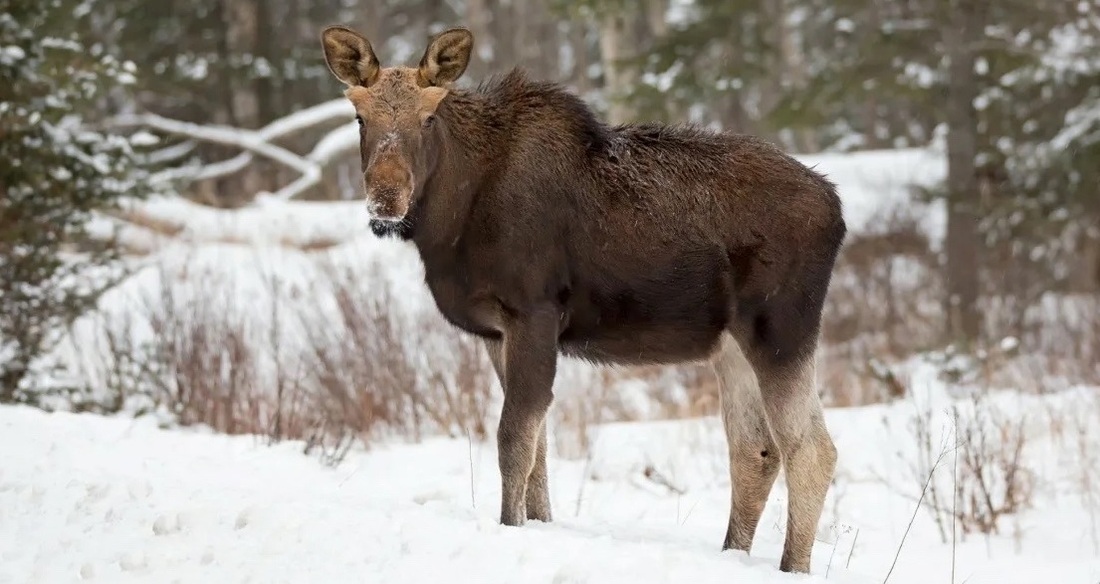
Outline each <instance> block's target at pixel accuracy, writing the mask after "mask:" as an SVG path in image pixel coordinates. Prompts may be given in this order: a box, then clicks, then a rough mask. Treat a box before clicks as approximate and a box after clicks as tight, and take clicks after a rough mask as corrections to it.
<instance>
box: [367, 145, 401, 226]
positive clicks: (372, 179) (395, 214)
mask: <svg viewBox="0 0 1100 584" xmlns="http://www.w3.org/2000/svg"><path fill="white" fill-rule="evenodd" d="M363 188H364V191H365V193H366V197H367V210H368V211H369V212H370V214H371V216H372V217H373V218H374V219H377V220H379V221H392V222H397V221H401V220H402V219H404V218H405V215H406V214H407V213H408V212H409V205H410V202H411V200H412V193H413V176H412V172H411V171H410V169H409V165H408V163H407V162H405V160H404V159H403V158H402V157H401V156H400V155H399V154H397V153H396V152H393V151H388V152H385V153H380V154H379V155H378V157H377V158H376V159H375V161H374V163H373V164H371V165H370V167H369V168H367V171H366V172H365V173H363Z"/></svg>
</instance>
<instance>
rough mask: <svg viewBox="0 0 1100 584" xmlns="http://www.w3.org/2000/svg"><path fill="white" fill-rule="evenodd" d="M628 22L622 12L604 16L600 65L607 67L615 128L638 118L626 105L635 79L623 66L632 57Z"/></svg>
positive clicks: (606, 89) (606, 95) (606, 80)
mask: <svg viewBox="0 0 1100 584" xmlns="http://www.w3.org/2000/svg"><path fill="white" fill-rule="evenodd" d="M628 18H629V16H628V15H627V14H624V13H623V11H619V10H607V11H605V12H604V13H603V14H602V15H601V16H600V62H601V64H602V65H603V77H604V98H605V99H606V100H607V118H608V121H610V122H611V123H612V124H622V123H625V122H629V121H631V119H632V118H633V117H634V115H635V114H634V109H633V108H632V107H631V106H630V104H628V103H627V102H626V101H625V99H626V98H627V96H628V92H629V89H630V87H631V86H632V85H633V81H634V79H633V77H634V75H633V73H632V70H631V69H630V68H628V67H627V66H626V65H624V64H623V63H622V60H623V59H626V58H628V57H629V48H628V47H627V41H628V34H627V30H628V24H629V20H628Z"/></svg>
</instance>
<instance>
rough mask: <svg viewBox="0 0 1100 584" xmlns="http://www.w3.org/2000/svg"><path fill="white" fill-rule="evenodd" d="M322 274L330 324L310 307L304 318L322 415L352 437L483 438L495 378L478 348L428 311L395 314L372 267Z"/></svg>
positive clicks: (310, 379)
mask: <svg viewBox="0 0 1100 584" xmlns="http://www.w3.org/2000/svg"><path fill="white" fill-rule="evenodd" d="M324 273H325V274H327V276H328V277H327V279H326V285H327V286H328V287H329V293H330V294H331V298H332V300H333V301H334V304H335V306H336V313H337V316H336V318H334V319H331V318H324V317H323V316H322V314H321V313H319V312H317V311H315V310H311V309H310V306H309V304H303V305H302V311H301V317H302V322H303V325H304V329H305V331H306V335H307V337H308V338H309V342H308V343H307V345H308V349H307V354H306V355H305V363H306V369H307V371H308V383H309V385H310V387H311V388H312V389H313V390H314V391H313V395H314V396H315V398H316V399H317V400H318V406H319V407H320V408H321V410H322V411H324V412H325V416H326V417H327V418H328V419H331V420H333V421H335V422H337V425H338V426H341V427H347V428H351V429H353V430H354V431H355V432H358V433H370V432H372V431H373V430H374V429H376V428H385V429H386V430H387V431H388V432H390V433H393V434H397V435H401V436H408V437H412V438H414V439H419V438H420V437H422V436H423V435H424V434H425V433H432V434H436V433H441V434H443V435H447V436H470V437H472V438H476V439H483V438H484V437H485V436H486V434H487V432H486V416H487V413H488V405H489V402H490V398H491V382H492V379H493V375H494V373H493V371H492V366H491V365H490V363H489V361H488V356H487V355H486V354H485V352H484V349H483V347H482V345H481V343H480V342H479V341H477V340H475V339H473V338H471V337H470V336H468V335H464V334H461V333H460V332H459V331H458V330H457V329H454V328H453V327H451V325H449V324H447V323H446V322H445V321H443V320H442V317H439V316H436V315H435V314H433V313H430V312H429V313H418V314H414V315H412V316H408V315H401V314H397V309H396V308H395V306H398V305H399V304H398V303H397V302H396V295H395V293H394V291H393V290H392V288H391V287H390V286H389V285H388V284H386V279H385V278H384V277H382V273H381V267H380V266H378V265H377V264H374V265H373V267H372V268H371V269H370V270H369V271H368V273H366V274H362V273H351V272H347V271H341V270H338V269H335V268H331V267H330V268H328V269H326V270H324ZM403 316H404V317H403ZM433 349H435V351H433Z"/></svg>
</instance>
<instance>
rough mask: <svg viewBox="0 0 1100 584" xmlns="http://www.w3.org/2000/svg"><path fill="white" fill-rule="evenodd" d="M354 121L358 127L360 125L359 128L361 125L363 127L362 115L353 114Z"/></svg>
mask: <svg viewBox="0 0 1100 584" xmlns="http://www.w3.org/2000/svg"><path fill="white" fill-rule="evenodd" d="M355 122H356V123H357V124H359V127H360V128H362V127H363V117H362V116H355Z"/></svg>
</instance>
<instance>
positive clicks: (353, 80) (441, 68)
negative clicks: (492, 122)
mask: <svg viewBox="0 0 1100 584" xmlns="http://www.w3.org/2000/svg"><path fill="white" fill-rule="evenodd" d="M321 43H322V46H323V47H324V54H325V62H326V63H327V64H328V67H329V70H330V71H332V74H333V75H334V76H336V78H337V79H339V80H340V81H341V82H343V83H344V84H345V85H347V86H348V88H347V89H346V90H345V91H344V95H345V96H346V97H347V98H348V100H349V101H351V103H352V105H353V106H354V107H355V114H356V119H357V120H358V122H359V150H360V157H361V159H362V170H363V190H364V194H365V196H366V199H367V207H368V209H369V210H370V213H371V216H372V218H373V219H375V220H381V221H389V222H399V221H401V220H403V219H404V218H405V215H406V214H407V213H408V212H409V209H410V208H411V206H412V205H413V203H414V202H415V199H416V197H417V196H418V193H419V192H420V191H419V190H418V189H419V188H420V187H421V186H422V185H423V184H424V182H425V181H426V179H427V176H428V174H429V173H430V172H431V171H432V169H433V168H434V161H435V154H436V153H437V151H438V140H437V138H438V133H437V129H438V128H437V122H436V120H435V112H436V109H437V108H438V107H439V104H440V102H441V101H442V100H443V98H445V97H446V96H447V93H448V88H449V87H450V85H451V84H452V83H453V82H454V81H456V80H457V79H458V78H459V77H461V76H462V73H463V72H465V70H466V65H467V64H468V63H469V59H470V52H471V48H472V47H473V35H471V34H470V32H469V31H467V30H465V29H451V30H447V31H444V32H442V33H440V34H438V35H435V36H434V37H432V39H431V40H430V41H429V43H428V47H427V49H426V50H425V52H424V56H423V57H422V58H421V60H420V65H419V66H418V67H387V68H382V67H380V66H379V64H378V59H377V58H376V57H375V55H374V51H373V49H372V48H371V45H370V43H369V42H368V41H367V39H365V38H363V37H362V36H361V35H359V34H358V33H356V32H355V31H353V30H351V29H349V28H346V27H342V26H332V27H329V28H326V29H325V30H324V32H322V34H321Z"/></svg>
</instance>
